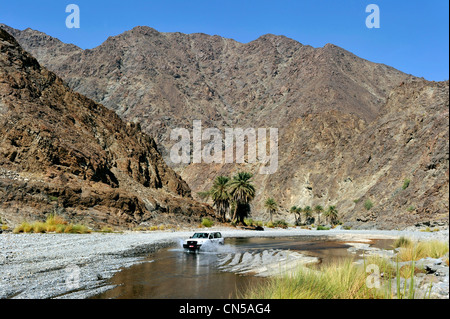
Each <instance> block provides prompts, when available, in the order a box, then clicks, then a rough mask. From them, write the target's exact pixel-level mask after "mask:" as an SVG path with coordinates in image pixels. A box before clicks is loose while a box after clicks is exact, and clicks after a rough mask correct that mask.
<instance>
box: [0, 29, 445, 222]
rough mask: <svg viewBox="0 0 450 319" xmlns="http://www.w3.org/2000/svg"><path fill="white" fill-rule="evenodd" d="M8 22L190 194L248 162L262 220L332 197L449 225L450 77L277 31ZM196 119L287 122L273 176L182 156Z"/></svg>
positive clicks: (356, 215)
mask: <svg viewBox="0 0 450 319" xmlns="http://www.w3.org/2000/svg"><path fill="white" fill-rule="evenodd" d="M3 28H6V29H8V30H9V31H10V32H11V33H12V34H13V35H14V36H15V37H17V39H18V41H19V42H20V43H21V45H22V46H23V47H24V48H25V49H27V50H29V51H30V52H31V53H32V54H33V55H35V56H36V58H37V59H38V60H39V61H40V62H41V63H42V64H43V65H45V66H46V67H48V68H49V69H50V70H52V71H54V72H55V73H56V74H58V75H59V76H61V77H62V78H63V79H64V80H65V81H66V82H67V83H68V85H69V87H71V88H72V89H74V90H75V91H77V92H80V93H82V94H84V95H86V96H88V97H90V98H92V99H93V100H95V101H96V102H99V103H102V104H104V105H105V106H106V107H108V108H109V109H111V110H114V111H115V112H116V113H117V114H118V115H119V116H120V117H122V118H123V119H125V120H127V121H130V122H134V123H139V124H140V125H141V126H142V129H143V131H145V132H146V133H148V134H149V135H151V136H154V137H155V140H156V141H157V144H158V148H159V150H160V151H161V153H162V155H163V156H164V158H165V160H166V161H167V163H168V164H169V166H172V167H175V169H176V170H177V171H178V172H179V173H180V174H181V176H182V177H183V179H184V180H186V181H187V183H188V185H189V186H190V188H191V189H192V190H193V194H194V197H195V194H196V192H198V191H202V190H205V189H206V188H208V187H209V186H210V185H211V182H212V180H213V179H214V177H216V176H217V175H219V174H226V175H231V174H233V173H234V172H236V171H238V170H240V169H245V170H250V171H252V172H254V173H255V176H254V182H255V184H256V186H257V197H256V199H255V201H254V204H253V214H254V217H255V218H266V213H265V211H264V208H263V205H262V203H263V201H264V200H265V198H267V197H269V196H271V197H274V198H275V199H276V201H277V202H279V203H280V204H281V206H282V207H283V208H282V209H281V211H280V212H281V215H280V216H278V218H284V219H290V220H292V219H293V216H289V215H288V214H287V210H288V209H289V207H291V206H292V205H298V206H302V207H304V206H306V205H309V206H314V205H318V204H320V205H322V206H328V205H336V206H337V208H338V211H339V212H340V215H341V216H340V218H341V220H342V221H344V222H345V223H346V224H348V225H351V226H353V227H360V228H368V227H381V228H396V227H405V226H409V225H414V224H416V223H423V222H428V221H439V222H443V223H448V146H447V147H446V146H445V145H446V144H448V128H449V125H448V82H444V83H433V82H427V81H424V80H421V79H417V78H415V77H413V76H411V75H407V74H404V73H402V72H400V71H398V70H395V69H394V68H392V67H389V66H386V65H383V64H377V63H372V62H370V61H367V60H364V59H361V58H359V57H357V56H355V55H354V54H352V53H350V52H348V51H346V50H344V49H342V48H339V47H337V46H335V45H332V44H327V45H325V46H324V47H321V48H313V47H311V46H308V45H303V44H301V43H299V42H297V41H295V40H292V39H289V38H286V37H284V36H275V35H270V34H269V35H264V36H262V37H260V38H259V39H257V40H255V41H252V42H250V43H239V42H236V41H234V40H232V39H225V38H222V37H220V36H209V35H205V34H182V33H161V32H158V31H156V30H154V29H152V28H149V27H136V28H134V29H132V30H130V31H127V32H124V33H122V34H120V35H117V36H114V37H110V38H108V39H107V40H106V41H105V42H104V43H102V44H101V45H99V46H98V47H95V48H93V49H90V50H82V49H80V48H78V47H76V46H73V45H68V44H64V43H62V42H61V41H59V40H57V39H54V38H52V37H49V36H48V35H46V34H44V33H41V32H39V31H34V30H31V29H26V30H23V31H20V30H15V29H12V28H9V27H6V26H3ZM194 120H201V123H202V126H203V127H205V128H206V127H215V128H218V129H220V130H221V131H223V130H224V129H226V128H238V127H242V128H255V129H256V128H268V127H275V128H278V130H279V140H278V145H279V164H278V170H277V172H276V173H275V174H272V175H261V174H258V169H259V165H258V164H242V165H237V164H225V165H223V164H214V165H212V164H190V165H188V166H184V167H179V166H175V165H173V163H171V160H170V157H169V153H168V151H169V150H170V148H171V147H172V145H173V143H174V142H173V141H170V138H169V136H170V133H171V131H172V130H173V129H174V128H178V127H185V128H188V129H192V126H193V121H194ZM427 167H431V168H427ZM406 181H409V183H406V184H408V187H406V188H405V189H403V187H402V186H403V184H404V183H405V182H406ZM446 185H447V186H446ZM368 201H370V202H371V203H372V206H373V207H371V208H370V209H366V208H365V207H364V203H365V202H368Z"/></svg>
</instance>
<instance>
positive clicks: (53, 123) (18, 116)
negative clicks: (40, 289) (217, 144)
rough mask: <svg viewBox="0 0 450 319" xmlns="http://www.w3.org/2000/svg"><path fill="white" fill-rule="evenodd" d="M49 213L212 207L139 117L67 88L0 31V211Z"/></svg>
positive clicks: (123, 216) (140, 213) (160, 215)
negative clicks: (168, 160)
mask: <svg viewBox="0 0 450 319" xmlns="http://www.w3.org/2000/svg"><path fill="white" fill-rule="evenodd" d="M55 52H58V51H57V50H56V51H55ZM62 52H63V50H62V51H59V53H62ZM54 212H57V213H59V214H62V215H64V216H66V217H68V218H70V219H71V220H75V221H79V222H82V223H85V224H88V225H92V226H94V227H101V226H102V225H113V226H117V227H119V228H127V227H133V226H137V225H139V224H142V223H144V224H145V223H147V224H155V223H159V222H161V221H165V222H171V221H172V222H174V223H175V224H179V223H187V222H190V221H191V222H198V221H199V220H201V217H202V216H211V214H212V210H211V209H210V208H209V207H208V206H205V205H202V204H199V203H197V202H195V201H194V200H193V199H192V196H191V190H190V189H189V187H188V185H187V184H186V182H184V181H183V180H182V179H181V178H180V176H179V175H178V174H176V173H175V172H174V171H173V170H172V169H171V168H169V167H168V166H167V165H166V164H165V162H164V160H163V158H162V156H161V155H160V153H159V152H158V151H157V148H156V144H155V141H154V140H153V139H152V138H151V137H149V136H148V135H146V134H145V133H143V132H142V131H141V129H140V126H139V125H138V124H132V123H125V122H123V121H122V120H121V119H120V118H119V116H117V114H115V113H114V112H113V111H111V110H108V109H107V108H106V107H104V106H102V105H100V104H98V103H96V102H94V101H92V100H90V99H88V98H86V97H84V96H83V95H81V94H79V93H76V92H74V91H72V90H71V89H70V88H69V87H68V86H67V85H66V84H65V83H64V82H63V80H61V79H60V78H59V77H58V76H56V75H55V74H54V73H52V72H50V71H48V70H47V69H46V68H44V67H41V65H40V64H39V63H38V61H37V60H36V59H35V58H34V57H32V56H31V55H30V54H29V53H27V52H26V51H24V50H23V49H22V48H21V47H20V46H19V44H18V43H17V42H16V40H15V39H14V38H13V37H12V36H11V35H10V34H8V33H7V32H5V31H4V30H2V29H0V216H1V217H2V219H3V220H4V221H7V222H10V223H18V222H21V221H23V220H24V219H29V220H36V219H39V218H45V214H48V213H54Z"/></svg>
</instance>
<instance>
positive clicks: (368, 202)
mask: <svg viewBox="0 0 450 319" xmlns="http://www.w3.org/2000/svg"><path fill="white" fill-rule="evenodd" d="M372 207H373V203H372V201H371V200H370V199H368V200H366V201H365V202H364V208H365V209H367V210H370V209H371V208H372Z"/></svg>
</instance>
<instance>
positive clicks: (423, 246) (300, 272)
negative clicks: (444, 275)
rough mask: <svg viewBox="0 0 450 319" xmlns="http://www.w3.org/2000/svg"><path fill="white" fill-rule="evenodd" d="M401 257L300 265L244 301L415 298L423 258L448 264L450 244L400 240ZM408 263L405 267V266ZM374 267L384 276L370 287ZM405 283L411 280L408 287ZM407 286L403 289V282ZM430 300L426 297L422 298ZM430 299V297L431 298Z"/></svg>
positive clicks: (251, 291)
mask: <svg viewBox="0 0 450 319" xmlns="http://www.w3.org/2000/svg"><path fill="white" fill-rule="evenodd" d="M394 247H395V248H397V249H398V254H397V255H396V256H395V257H393V258H392V259H391V258H387V257H380V256H369V257H367V258H364V260H363V263H362V264H361V263H355V262H354V261H353V260H351V259H344V260H340V261H337V262H335V263H332V264H327V265H320V266H312V267H306V266H300V267H299V268H298V269H297V270H296V271H295V272H293V273H289V274H285V275H282V276H278V277H272V278H270V279H268V280H267V281H265V282H264V283H261V284H259V285H257V286H254V287H251V288H249V289H248V290H247V291H246V292H245V293H244V294H242V295H241V296H240V297H242V298H244V299H392V298H397V299H413V298H415V297H416V295H415V294H416V291H415V289H416V288H415V286H414V280H415V275H417V273H420V272H422V273H424V272H425V271H424V270H423V268H419V267H416V262H417V261H418V260H420V259H423V258H427V257H431V258H444V262H445V263H446V264H447V265H448V257H445V256H446V254H447V253H448V248H449V247H448V243H447V242H440V241H426V242H413V241H411V240H409V239H407V238H404V237H401V238H399V239H398V240H397V241H396V242H395V243H394ZM405 263H406V264H405ZM368 265H371V266H373V265H375V266H376V267H378V269H379V270H380V272H381V273H382V274H383V276H382V281H381V285H380V286H379V287H375V288H374V287H371V286H370V285H368V284H367V278H368V273H367V272H366V267H367V266H368ZM405 280H408V283H407V284H406V282H405ZM402 282H403V283H404V284H403V286H402V284H401V283H402ZM423 297H424V298H427V295H426V294H425V295H424V296H423ZM428 297H429V295H428Z"/></svg>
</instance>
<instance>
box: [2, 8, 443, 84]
mask: <svg viewBox="0 0 450 319" xmlns="http://www.w3.org/2000/svg"><path fill="white" fill-rule="evenodd" d="M0 1H1V2H0V23H5V24H7V25H9V26H11V27H14V28H17V29H25V28H28V27H30V28H32V29H36V30H39V31H43V32H45V33H47V34H49V35H51V36H54V37H57V38H59V39H60V40H61V41H63V42H67V43H74V44H76V45H78V46H80V47H82V48H83V49H86V48H93V47H95V46H97V45H99V44H101V43H102V42H103V41H105V40H106V39H107V37H108V36H112V35H117V34H120V33H122V32H124V31H126V30H129V29H132V28H133V27H135V26H137V25H146V26H150V27H152V28H155V29H157V30H158V31H161V32H183V33H194V32H203V33H207V34H211V35H214V34H217V35H220V36H224V37H227V38H233V39H235V40H237V41H240V42H249V41H252V40H255V39H257V38H258V37H259V36H261V35H263V34H266V33H272V34H277V35H285V36H288V37H290V38H292V39H295V40H297V41H299V42H301V43H303V44H307V45H311V46H313V47H321V46H323V45H325V44H326V43H333V44H336V45H338V46H340V47H343V48H344V49H346V50H348V51H351V52H353V53H355V54H356V55H358V56H360V57H362V58H365V59H367V60H370V61H373V62H379V63H384V64H387V65H390V66H392V67H395V68H397V69H399V70H401V71H403V72H406V73H410V74H413V75H415V76H418V77H424V78H425V79H427V80H435V81H441V80H448V78H449V75H448V73H449V40H448V38H449V2H448V1H447V0H428V1H418V0H409V1H405V0H395V1H394V0H342V1H337V0H308V1H301V0H277V1H275V0H271V1H267V0H258V1H255V0H240V1H235V0H226V1H225V0H220V1H217V0H208V1H206V0H191V1H188V0H164V1H151V0H147V1H143V0H140V1H139V0H128V1H117V0H108V1H104V0H95V1H94V0H89V1H86V0H67V1H61V0H58V1H48V0H39V1H37V0H22V1H11V0H0ZM71 3H73V4H77V5H78V6H79V8H80V28H79V29H68V28H66V25H65V20H66V17H67V16H68V15H69V13H66V12H65V8H66V6H67V5H68V4H71ZM372 3H373V4H377V5H378V6H379V8H380V23H381V25H380V28H379V29H369V28H367V27H366V24H365V21H366V17H367V16H368V15H369V13H366V6H367V5H369V4H372Z"/></svg>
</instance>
